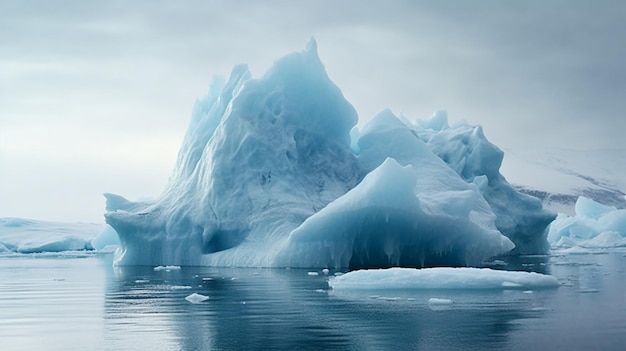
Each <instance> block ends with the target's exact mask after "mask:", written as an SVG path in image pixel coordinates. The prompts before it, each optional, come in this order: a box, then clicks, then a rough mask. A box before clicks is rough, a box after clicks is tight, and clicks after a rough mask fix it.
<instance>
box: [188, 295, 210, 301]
mask: <svg viewBox="0 0 626 351" xmlns="http://www.w3.org/2000/svg"><path fill="white" fill-rule="evenodd" d="M208 299H209V297H208V296H205V295H202V294H198V293H193V294H191V295H189V296H187V297H185V300H187V301H189V302H191V303H200V302H202V301H206V300H208Z"/></svg>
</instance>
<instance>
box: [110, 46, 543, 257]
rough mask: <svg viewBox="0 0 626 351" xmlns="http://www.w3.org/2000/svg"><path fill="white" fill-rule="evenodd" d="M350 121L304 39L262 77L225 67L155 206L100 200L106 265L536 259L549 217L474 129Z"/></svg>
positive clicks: (387, 117)
mask: <svg viewBox="0 0 626 351" xmlns="http://www.w3.org/2000/svg"><path fill="white" fill-rule="evenodd" d="M356 123H357V113H356V111H355V110H354V108H353V107H352V105H351V104H350V103H349V102H348V101H346V99H345V98H344V97H343V95H342V93H341V91H340V90H339V88H338V87H337V86H335V85H334V83H332V82H331V81H330V79H329V78H328V76H327V74H326V72H325V69H324V66H323V64H322V63H321V61H320V60H319V57H318V55H317V47H316V43H315V41H313V40H312V41H311V42H310V43H309V44H308V45H307V47H306V49H305V50H304V51H302V52H297V53H293V54H290V55H287V56H285V57H283V58H282V59H279V60H278V61H276V62H275V63H274V65H273V67H272V68H271V69H270V70H269V71H268V72H267V73H266V74H265V75H264V76H263V77H261V78H260V79H253V78H251V75H250V73H249V71H248V69H247V67H246V66H245V65H240V66H236V67H235V68H234V69H233V71H232V73H231V76H230V78H229V79H228V80H226V81H219V80H217V81H216V82H214V83H213V85H211V89H210V92H209V94H208V95H207V96H206V97H205V98H203V99H201V100H199V101H198V102H197V104H196V106H195V108H194V111H193V116H192V120H191V123H190V126H189V129H188V131H187V134H186V135H185V138H184V140H183V144H182V147H181V149H180V152H179V156H178V160H177V164H176V167H175V169H174V172H173V174H172V176H171V178H170V181H169V184H168V185H167V187H166V189H165V191H164V192H163V194H162V196H161V198H160V199H159V200H157V201H155V202H131V201H128V200H126V199H125V198H123V197H121V196H119V195H113V194H105V196H106V198H107V207H106V209H107V212H106V214H105V218H106V221H107V223H108V224H110V225H111V226H112V227H113V228H115V230H116V231H117V233H118V235H119V237H120V240H121V243H122V249H121V250H119V251H118V257H117V263H118V264H141V265H210V266H239V267H252V266H254V267H332V268H340V267H341V268H371V267H390V266H406V267H424V266H450V265H452V266H465V265H479V264H480V263H481V262H482V261H483V260H485V259H487V258H489V257H491V256H494V255H497V254H503V253H507V252H509V251H510V250H512V249H513V248H514V246H515V245H518V247H521V248H522V250H523V251H524V252H543V251H545V250H546V249H547V245H546V237H545V235H546V234H545V231H544V229H545V226H546V224H547V223H548V222H549V220H550V219H551V216H552V215H551V214H549V213H547V212H545V211H544V210H543V209H542V208H541V205H540V203H539V202H538V201H533V200H532V199H530V198H525V197H523V196H522V195H520V194H518V193H517V192H515V191H514V190H513V189H512V188H511V187H510V186H509V185H508V183H507V182H506V180H505V179H504V178H503V177H502V176H501V175H500V174H499V172H498V169H499V162H500V161H501V158H502V155H501V152H500V151H499V150H498V149H497V148H496V147H495V146H493V145H491V144H489V143H488V141H487V140H486V139H485V138H484V136H483V135H482V132H481V131H480V129H479V128H478V127H470V126H466V125H463V126H461V127H458V128H457V129H454V128H450V127H448V125H447V123H448V122H447V118H446V116H445V115H441V114H439V115H435V116H434V117H433V118H431V119H430V120H428V121H427V122H423V123H424V124H425V126H420V125H419V124H410V123H406V122H404V121H402V120H401V119H400V118H399V117H397V116H395V115H393V113H391V112H390V111H383V112H382V113H380V114H379V115H378V116H376V117H375V118H374V119H372V120H371V121H370V123H369V124H368V125H366V126H365V127H364V128H363V130H362V131H358V130H357V129H356V128H354V127H355V125H356ZM459 128H460V129H459ZM468 130H471V131H473V132H468ZM457 138H460V139H462V140H461V141H459V142H456V141H455V140H456V139H457ZM446 139H447V141H446ZM447 143H450V145H442V144H447ZM457 144H458V145H457ZM455 147H456V153H454V150H453V148H455ZM451 156H454V158H451ZM460 160H464V161H460ZM466 169H467V170H466ZM505 201H509V202H510V203H509V204H504V203H503V202H505ZM546 221H547V222H546ZM544 222H545V223H544ZM502 233H504V234H505V235H502Z"/></svg>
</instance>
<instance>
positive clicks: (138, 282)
mask: <svg viewBox="0 0 626 351" xmlns="http://www.w3.org/2000/svg"><path fill="white" fill-rule="evenodd" d="M149 282H150V281H149V280H148V279H137V280H135V283H137V284H144V283H149Z"/></svg>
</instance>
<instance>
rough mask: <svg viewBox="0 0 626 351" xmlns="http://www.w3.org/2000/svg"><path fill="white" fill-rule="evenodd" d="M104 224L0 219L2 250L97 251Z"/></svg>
mask: <svg viewBox="0 0 626 351" xmlns="http://www.w3.org/2000/svg"><path fill="white" fill-rule="evenodd" d="M103 226H104V225H103V224H94V223H62V222H51V221H40V220H32V219H24V218H0V253H9V254H10V253H20V254H31V253H44V252H50V253H58V252H63V251H83V250H94V247H93V245H92V243H91V241H92V239H93V238H94V237H96V236H97V235H98V233H99V232H100V231H102V230H103V229H102V227H103Z"/></svg>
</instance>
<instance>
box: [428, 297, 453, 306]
mask: <svg viewBox="0 0 626 351" xmlns="http://www.w3.org/2000/svg"><path fill="white" fill-rule="evenodd" d="M428 303H429V304H430V305H451V304H453V303H454V301H452V300H450V299H441V298H438V297H431V298H430V299H428Z"/></svg>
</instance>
